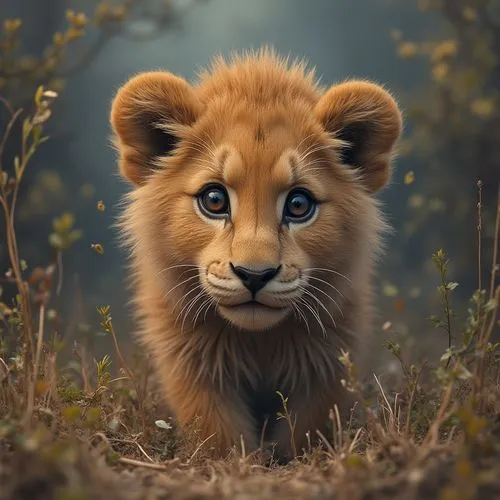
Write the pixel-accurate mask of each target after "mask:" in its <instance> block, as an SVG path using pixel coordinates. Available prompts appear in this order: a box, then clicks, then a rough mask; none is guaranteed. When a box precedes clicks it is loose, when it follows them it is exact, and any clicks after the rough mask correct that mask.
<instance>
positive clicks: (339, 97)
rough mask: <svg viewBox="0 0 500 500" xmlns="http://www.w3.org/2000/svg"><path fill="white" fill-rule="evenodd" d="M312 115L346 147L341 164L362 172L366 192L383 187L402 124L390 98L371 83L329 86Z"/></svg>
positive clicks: (387, 178)
mask: <svg viewBox="0 0 500 500" xmlns="http://www.w3.org/2000/svg"><path fill="white" fill-rule="evenodd" d="M315 112H316V116H317V117H318V118H319V119H320V121H321V123H322V124H323V126H324V127H325V129H326V130H327V131H328V132H330V133H332V134H334V135H335V137H336V138H338V139H341V140H343V141H346V142H347V143H348V144H346V146H345V147H344V148H343V149H342V156H341V157H342V161H343V162H344V163H346V164H347V165H350V166H353V167H359V168H360V169H361V172H362V175H363V180H364V182H365V185H366V187H367V188H368V189H369V191H370V192H372V193H373V192H375V191H378V190H379V189H381V188H382V187H383V186H385V185H386V184H387V182H388V181H389V179H390V177H391V162H392V157H393V149H394V146H395V144H396V141H397V139H398V138H399V136H400V135H401V132H402V123H403V122H402V116H401V112H400V110H399V108H398V105H397V103H396V102H395V100H394V99H393V98H392V97H391V95H390V94H389V93H388V92H387V91H385V90H384V89H383V88H382V87H380V86H379V85H376V84H374V83H370V82H365V81H350V82H346V83H342V84H339V85H334V86H332V87H331V88H330V89H329V90H328V91H327V92H326V93H325V94H324V95H323V96H322V97H321V98H320V100H319V102H318V103H317V105H316V108H315Z"/></svg>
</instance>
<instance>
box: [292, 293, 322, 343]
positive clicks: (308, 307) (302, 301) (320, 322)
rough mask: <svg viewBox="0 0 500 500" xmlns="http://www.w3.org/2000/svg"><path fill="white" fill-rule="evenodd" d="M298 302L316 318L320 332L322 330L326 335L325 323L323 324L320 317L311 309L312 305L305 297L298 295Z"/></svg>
mask: <svg viewBox="0 0 500 500" xmlns="http://www.w3.org/2000/svg"><path fill="white" fill-rule="evenodd" d="M298 300H299V302H300V303H301V304H302V305H304V306H305V307H306V308H307V309H308V310H309V312H310V313H311V314H312V315H313V316H314V318H315V319H316V321H317V322H318V325H319V326H320V328H321V330H322V332H323V335H326V328H325V325H323V322H322V321H321V318H320V316H319V314H318V313H317V312H316V311H315V310H314V309H313V307H312V305H311V304H309V302H307V301H306V299H305V297H300V298H299V299H298Z"/></svg>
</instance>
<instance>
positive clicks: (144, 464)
mask: <svg viewBox="0 0 500 500" xmlns="http://www.w3.org/2000/svg"><path fill="white" fill-rule="evenodd" d="M118 462H119V463H121V464H127V465H134V466H135V467H144V468H146V469H152V470H157V471H161V472H167V470H168V468H167V467H166V466H165V465H161V464H152V463H149V462H141V461H140V460H134V459H133V458H126V457H120V458H119V459H118Z"/></svg>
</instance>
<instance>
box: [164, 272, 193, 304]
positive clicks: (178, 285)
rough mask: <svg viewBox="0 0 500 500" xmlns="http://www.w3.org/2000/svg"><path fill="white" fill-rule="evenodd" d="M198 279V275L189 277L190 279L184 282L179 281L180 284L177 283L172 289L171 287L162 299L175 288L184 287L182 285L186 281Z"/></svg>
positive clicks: (185, 281)
mask: <svg viewBox="0 0 500 500" xmlns="http://www.w3.org/2000/svg"><path fill="white" fill-rule="evenodd" d="M197 278H198V274H196V276H191V277H190V278H187V279H185V280H184V281H181V282H180V283H177V285H175V286H174V287H172V288H171V289H170V290H169V291H168V292H167V293H166V294H165V296H164V298H167V297H168V296H169V295H170V293H172V292H173V291H174V290H175V289H176V288H178V287H180V286H181V285H184V283H187V282H188V281H191V280H195V279H197Z"/></svg>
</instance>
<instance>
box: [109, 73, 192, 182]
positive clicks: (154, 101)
mask: <svg viewBox="0 0 500 500" xmlns="http://www.w3.org/2000/svg"><path fill="white" fill-rule="evenodd" d="M200 112H201V105H200V104H199V103H198V101H197V99H196V97H195V95H194V92H193V89H192V87H191V86H190V85H189V84H188V83H187V82H186V81H185V80H184V79H182V78H179V77H177V76H175V75H172V74H171V73H168V72H163V71H153V72H148V73H142V74H140V75H138V76H135V77H133V78H131V79H130V80H129V81H128V82H127V83H126V84H125V85H124V86H123V87H122V88H120V89H119V90H118V92H117V94H116V96H115V98H114V100H113V104H112V106H111V126H112V128H113V131H114V132H115V134H116V139H117V140H116V143H117V146H118V149H119V153H120V161H119V165H120V171H121V173H122V175H123V176H124V177H126V178H127V179H128V180H129V181H131V182H132V183H134V184H136V185H141V184H143V183H144V182H145V180H146V178H147V176H148V174H150V173H151V170H152V168H153V167H154V160H155V158H157V157H158V156H161V155H166V154H168V153H170V152H171V151H172V149H173V148H174V147H175V145H176V143H177V140H178V134H176V130H177V131H180V130H181V129H182V127H183V126H190V125H192V124H193V123H194V122H195V121H196V119H197V118H198V116H199V115H200Z"/></svg>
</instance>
